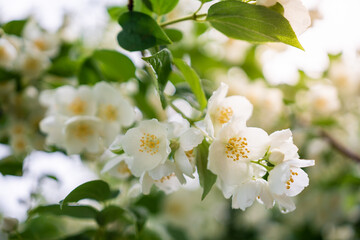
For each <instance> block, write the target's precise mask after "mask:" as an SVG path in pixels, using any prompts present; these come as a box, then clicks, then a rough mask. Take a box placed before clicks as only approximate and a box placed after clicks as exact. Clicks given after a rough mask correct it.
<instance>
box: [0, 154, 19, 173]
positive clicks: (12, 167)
mask: <svg viewBox="0 0 360 240" xmlns="http://www.w3.org/2000/svg"><path fill="white" fill-rule="evenodd" d="M0 173H1V174H2V175H15V176H22V174H23V163H22V161H19V160H17V159H16V158H15V157H14V156H8V157H6V158H3V159H1V160H0Z"/></svg>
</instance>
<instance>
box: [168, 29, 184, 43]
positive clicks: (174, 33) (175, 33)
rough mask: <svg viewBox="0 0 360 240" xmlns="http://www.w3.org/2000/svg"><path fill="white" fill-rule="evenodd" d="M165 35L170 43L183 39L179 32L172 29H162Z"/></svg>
mask: <svg viewBox="0 0 360 240" xmlns="http://www.w3.org/2000/svg"><path fill="white" fill-rule="evenodd" d="M164 31H165V33H166V35H168V37H169V38H170V40H171V41H172V42H178V41H180V40H181V39H182V38H183V34H182V32H181V31H179V30H177V29H174V28H165V29H164Z"/></svg>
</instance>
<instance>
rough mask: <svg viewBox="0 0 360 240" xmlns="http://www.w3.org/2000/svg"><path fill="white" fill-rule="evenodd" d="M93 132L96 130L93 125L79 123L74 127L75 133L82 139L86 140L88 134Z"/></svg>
mask: <svg viewBox="0 0 360 240" xmlns="http://www.w3.org/2000/svg"><path fill="white" fill-rule="evenodd" d="M93 133H94V131H93V130H92V129H91V127H90V126H89V125H87V124H84V123H80V124H78V125H77V126H76V128H75V129H74V135H75V136H76V137H77V138H78V139H81V140H82V141H84V140H85V139H86V138H87V137H88V136H91V135H92V134H93Z"/></svg>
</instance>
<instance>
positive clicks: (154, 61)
mask: <svg viewBox="0 0 360 240" xmlns="http://www.w3.org/2000/svg"><path fill="white" fill-rule="evenodd" d="M143 60H144V61H146V62H147V63H149V64H150V65H151V67H152V70H153V71H154V73H155V75H156V78H157V83H156V85H157V89H158V92H159V95H160V100H161V104H162V106H163V108H165V107H166V105H167V104H166V99H165V96H164V89H165V86H166V83H167V82H168V80H169V75H170V73H171V70H172V69H171V60H172V57H171V53H170V51H169V50H168V49H166V48H165V49H163V50H161V51H160V52H157V53H155V54H154V55H152V56H150V57H144V58H143Z"/></svg>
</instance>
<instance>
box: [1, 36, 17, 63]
mask: <svg viewBox="0 0 360 240" xmlns="http://www.w3.org/2000/svg"><path fill="white" fill-rule="evenodd" d="M16 57H17V50H16V48H15V47H14V46H13V45H12V44H11V43H10V42H9V41H8V40H7V39H6V38H0V66H1V67H5V68H13V67H14V61H15V59H16Z"/></svg>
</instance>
